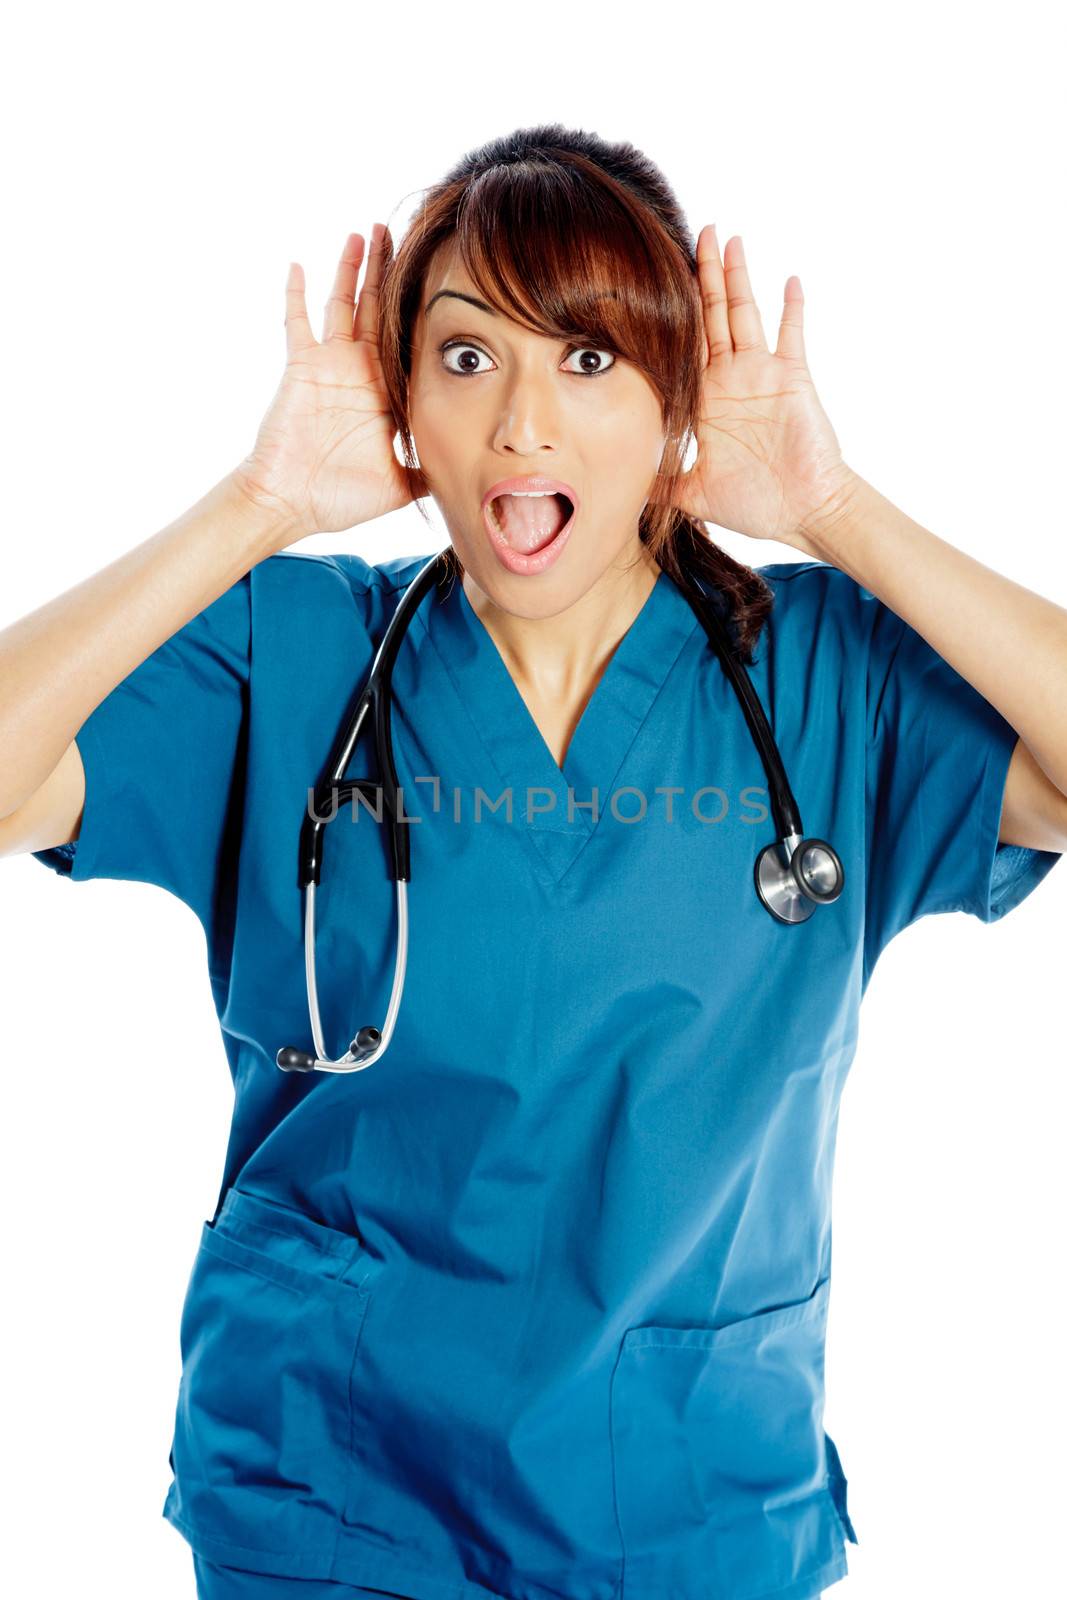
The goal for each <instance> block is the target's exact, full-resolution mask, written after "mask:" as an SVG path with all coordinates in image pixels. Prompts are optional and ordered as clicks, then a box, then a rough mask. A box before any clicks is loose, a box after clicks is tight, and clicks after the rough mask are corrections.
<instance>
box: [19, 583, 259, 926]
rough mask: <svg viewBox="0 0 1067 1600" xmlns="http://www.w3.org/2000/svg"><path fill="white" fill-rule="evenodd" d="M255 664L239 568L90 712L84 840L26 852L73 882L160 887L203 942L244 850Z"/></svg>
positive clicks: (81, 736)
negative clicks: (200, 931)
mask: <svg viewBox="0 0 1067 1600" xmlns="http://www.w3.org/2000/svg"><path fill="white" fill-rule="evenodd" d="M250 661H251V600H250V587H249V575H248V574H246V575H245V577H244V578H242V579H241V580H240V581H239V582H238V583H236V584H234V585H233V586H232V588H230V589H228V590H226V591H225V593H223V594H222V595H221V596H220V597H219V598H218V599H217V600H216V601H214V602H213V604H211V605H210V606H208V607H207V608H206V609H205V610H204V611H201V612H200V613H199V614H198V615H197V616H195V617H193V618H192V619H191V620H190V621H189V622H188V623H186V624H185V626H184V627H183V628H180V629H179V630H178V632H177V633H175V634H174V635H173V636H172V637H171V638H170V639H168V640H166V641H165V642H164V643H163V644H162V645H160V646H159V648H158V649H157V650H155V651H154V652H153V653H152V654H151V655H150V656H148V657H146V659H145V660H144V661H143V662H142V663H141V664H140V666H138V667H136V668H135V669H134V670H133V672H131V673H130V674H129V675H128V676H127V677H126V678H124V679H123V680H122V682H121V683H119V684H118V685H117V686H116V687H115V688H114V689H113V690H112V691H111V693H110V694H109V695H107V696H106V698H105V699H103V700H102V701H101V702H100V704H99V705H98V706H97V707H96V708H95V709H94V710H93V711H92V712H91V713H90V715H89V716H88V718H87V719H86V721H85V722H84V723H83V724H82V726H81V728H80V729H79V731H78V733H77V734H76V735H75V742H76V743H77V746H78V750H79V753H80V755H81V759H82V765H83V766H84V768H85V808H84V811H83V814H82V823H81V829H80V831H79V836H78V838H77V839H76V840H74V841H73V842H72V843H69V844H63V845H59V846H57V847H55V848H54V849H49V850H34V851H32V852H31V854H32V855H33V856H34V857H35V858H36V859H37V860H38V861H40V862H41V863H42V864H43V865H44V866H47V867H51V868H52V869H53V871H55V872H58V873H61V874H63V875H65V876H67V877H70V878H71V879H73V880H75V881H77V880H80V879H84V878H121V879H126V880H129V881H131V882H139V883H153V884H156V885H158V886H159V887H161V888H163V889H166V890H168V891H169V892H170V893H171V894H174V895H177V897H178V898H179V899H180V900H183V901H184V902H185V904H186V905H188V906H190V907H191V908H192V910H193V911H195V912H196V915H197V916H198V917H199V919H200V921H201V923H202V924H203V926H204V930H205V932H206V933H207V935H208V939H209V941H210V940H211V939H212V938H213V935H214V932H215V924H216V920H217V917H218V916H219V914H220V912H221V910H222V907H221V905H220V899H221V898H222V896H223V891H224V889H226V888H227V887H232V883H233V878H234V876H235V864H236V857H237V854H238V849H239V839H240V812H241V799H242V793H243V783H244V771H245V759H244V749H245V740H246V722H247V714H246V708H247V703H248V685H249V671H250Z"/></svg>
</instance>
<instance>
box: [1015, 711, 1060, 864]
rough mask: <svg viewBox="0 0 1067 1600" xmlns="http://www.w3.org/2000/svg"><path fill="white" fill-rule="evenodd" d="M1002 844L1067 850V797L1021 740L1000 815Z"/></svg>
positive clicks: (1036, 848) (1017, 746)
mask: <svg viewBox="0 0 1067 1600" xmlns="http://www.w3.org/2000/svg"><path fill="white" fill-rule="evenodd" d="M999 841H1000V843H1001V844H1021V845H1027V846H1028V847H1029V848H1030V849H1032V850H1067V795H1064V794H1061V793H1060V791H1059V789H1057V787H1056V785H1055V784H1054V783H1053V782H1052V780H1051V778H1050V777H1049V776H1048V774H1047V773H1046V772H1045V771H1044V769H1043V768H1042V767H1041V766H1039V765H1038V762H1037V760H1036V758H1035V757H1034V755H1033V752H1032V751H1031V749H1030V747H1029V745H1028V744H1027V743H1026V741H1025V740H1024V739H1020V740H1019V742H1018V744H1017V745H1016V746H1015V750H1014V752H1013V754H1012V758H1011V763H1010V765H1009V767H1008V777H1007V781H1006V783H1005V785H1004V809H1003V810H1002V812H1001V814H1000V835H999Z"/></svg>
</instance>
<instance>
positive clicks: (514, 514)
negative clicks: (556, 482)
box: [493, 494, 570, 555]
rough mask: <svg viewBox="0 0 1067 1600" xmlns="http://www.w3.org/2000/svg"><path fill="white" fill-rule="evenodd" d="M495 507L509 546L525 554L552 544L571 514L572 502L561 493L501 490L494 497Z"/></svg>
mask: <svg viewBox="0 0 1067 1600" xmlns="http://www.w3.org/2000/svg"><path fill="white" fill-rule="evenodd" d="M493 510H494V511H495V512H496V518H497V521H498V522H499V524H500V526H501V528H502V529H503V532H504V539H505V541H506V543H507V545H508V547H509V548H510V549H512V550H518V551H520V552H521V553H522V554H523V555H531V554H532V553H533V551H534V550H540V549H541V548H542V546H544V545H546V544H548V543H549V541H550V540H552V539H554V538H555V537H556V534H557V533H558V532H559V530H560V529H561V528H562V527H563V524H564V523H565V522H566V521H567V518H568V517H569V516H570V505H569V503H568V502H567V501H566V500H564V498H563V496H562V495H559V494H552V495H548V494H546V495H514V494H501V495H498V496H497V498H496V499H495V500H494V501H493Z"/></svg>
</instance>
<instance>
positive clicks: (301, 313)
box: [285, 261, 316, 357]
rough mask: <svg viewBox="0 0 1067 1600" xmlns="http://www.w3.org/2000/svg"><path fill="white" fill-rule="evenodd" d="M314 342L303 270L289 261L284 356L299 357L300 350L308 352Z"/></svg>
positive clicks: (286, 286)
mask: <svg viewBox="0 0 1067 1600" xmlns="http://www.w3.org/2000/svg"><path fill="white" fill-rule="evenodd" d="M315 342H316V341H315V335H314V334H313V333H312V331H311V323H310V322H309V321H308V308H307V305H306V303H305V301H304V269H303V267H302V266H301V265H300V263H299V261H290V263H289V276H288V278H287V279H286V284H285V349H286V354H287V355H288V356H290V357H291V356H295V355H299V354H300V352H301V351H302V350H310V349H311V348H312V346H313V345H314V344H315Z"/></svg>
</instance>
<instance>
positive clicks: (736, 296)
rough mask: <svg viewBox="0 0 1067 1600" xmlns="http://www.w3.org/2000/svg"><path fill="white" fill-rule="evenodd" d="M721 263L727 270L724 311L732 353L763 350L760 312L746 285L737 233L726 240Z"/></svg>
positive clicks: (742, 254) (765, 345) (748, 286)
mask: <svg viewBox="0 0 1067 1600" xmlns="http://www.w3.org/2000/svg"><path fill="white" fill-rule="evenodd" d="M731 245H732V246H733V249H732V250H731V248H730V246H731ZM723 260H724V262H725V267H726V307H727V310H728V311H729V313H730V334H731V337H732V339H733V345H734V349H735V350H766V348H767V341H766V339H765V338H764V336H763V324H762V323H761V322H760V314H759V309H758V308H757V306H756V302H755V300H753V298H752V285H751V284H750V283H749V281H748V267H747V266H746V265H745V247H744V245H743V244H742V243H741V235H740V234H739V233H735V234H734V236H733V238H732V239H727V241H726V249H725V250H724V251H723Z"/></svg>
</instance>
